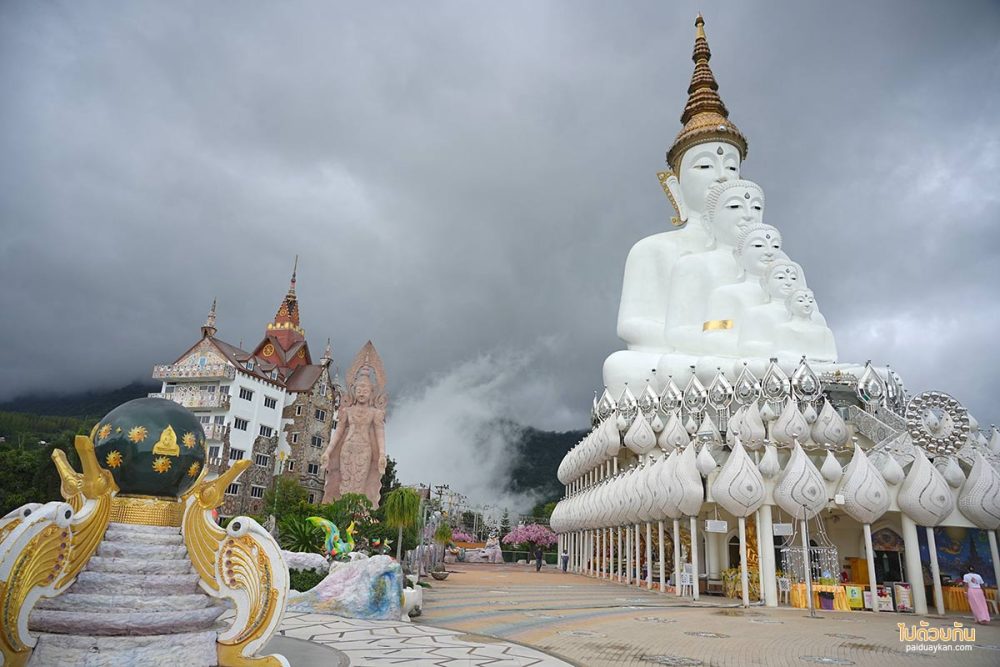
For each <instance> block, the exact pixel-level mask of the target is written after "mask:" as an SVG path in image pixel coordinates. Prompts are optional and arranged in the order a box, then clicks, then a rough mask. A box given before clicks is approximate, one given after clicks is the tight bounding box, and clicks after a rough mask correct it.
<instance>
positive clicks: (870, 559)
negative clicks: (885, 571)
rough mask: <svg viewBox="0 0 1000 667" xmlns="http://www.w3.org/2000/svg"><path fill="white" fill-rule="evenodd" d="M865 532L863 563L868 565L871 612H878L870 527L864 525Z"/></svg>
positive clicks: (869, 525)
mask: <svg viewBox="0 0 1000 667" xmlns="http://www.w3.org/2000/svg"><path fill="white" fill-rule="evenodd" d="M864 531H865V561H866V562H867V563H868V587H869V588H870V589H871V591H872V611H878V606H877V605H876V604H875V591H877V590H878V581H877V580H876V578H875V549H874V548H873V547H872V525H871V524H870V523H866V524H865V525H864Z"/></svg>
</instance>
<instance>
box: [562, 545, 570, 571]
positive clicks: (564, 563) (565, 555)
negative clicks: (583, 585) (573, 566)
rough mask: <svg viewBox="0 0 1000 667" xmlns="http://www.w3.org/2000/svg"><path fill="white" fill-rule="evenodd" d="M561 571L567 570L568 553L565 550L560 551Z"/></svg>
mask: <svg viewBox="0 0 1000 667" xmlns="http://www.w3.org/2000/svg"><path fill="white" fill-rule="evenodd" d="M561 557H562V570H563V572H566V570H567V569H569V552H568V551H566V550H565V549H563V550H562V556H561Z"/></svg>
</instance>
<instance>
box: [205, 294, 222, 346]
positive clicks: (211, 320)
mask: <svg viewBox="0 0 1000 667" xmlns="http://www.w3.org/2000/svg"><path fill="white" fill-rule="evenodd" d="M218 331H219V330H218V329H217V328H216V327H215V299H214V298H213V299H212V308H211V310H209V311H208V317H206V318H205V323H204V324H203V325H201V336H202V338H211V337H212V336H214V335H215V334H216V333H217V332H218Z"/></svg>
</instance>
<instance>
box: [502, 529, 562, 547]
mask: <svg viewBox="0 0 1000 667" xmlns="http://www.w3.org/2000/svg"><path fill="white" fill-rule="evenodd" d="M558 541H559V538H558V537H556V534H555V533H553V532H552V531H551V530H550V529H549V527H548V526H540V525H538V524H537V523H529V524H522V525H520V526H517V527H516V528H514V530H512V531H510V532H509V533H507V534H506V535H504V536H503V539H502V540H501V542H503V543H504V544H509V545H519V546H521V547H522V548H524V550H526V551H532V550H534V548H535V547H536V546H540V547H550V546H552V545H553V544H555V543H556V542H558Z"/></svg>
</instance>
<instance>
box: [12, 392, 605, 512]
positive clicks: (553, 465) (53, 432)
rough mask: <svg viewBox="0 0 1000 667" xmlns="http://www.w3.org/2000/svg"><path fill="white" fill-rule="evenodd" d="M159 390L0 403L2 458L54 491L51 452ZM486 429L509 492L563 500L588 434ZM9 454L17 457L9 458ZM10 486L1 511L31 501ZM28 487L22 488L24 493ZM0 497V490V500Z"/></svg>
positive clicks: (504, 425)
mask: <svg viewBox="0 0 1000 667" xmlns="http://www.w3.org/2000/svg"><path fill="white" fill-rule="evenodd" d="M159 387H160V385H158V384H152V383H149V384H146V383H140V382H133V383H131V384H128V385H126V386H124V387H119V388H117V389H111V390H104V391H102V390H91V391H85V392H78V393H74V394H64V395H43V394H36V395H31V396H23V397H19V398H15V399H13V400H10V401H7V402H6V403H0V438H2V439H3V440H5V441H6V442H4V443H3V444H2V445H0V449H6V450H7V452H8V454H7V455H8V456H10V457H13V458H12V461H13V460H14V459H16V460H17V461H18V466H19V467H20V475H21V476H22V479H23V475H25V474H28V471H29V470H30V469H31V466H32V465H36V466H41V467H42V468H43V470H42V472H41V474H43V476H44V478H45V481H44V483H43V486H46V487H50V486H51V487H52V488H53V491H55V490H57V489H58V486H57V481H58V478H57V477H56V476H55V469H54V467H52V470H51V474H50V473H49V471H48V470H47V468H49V467H51V466H50V464H48V463H47V459H48V455H49V454H50V453H51V449H52V448H53V447H54V446H58V447H60V448H61V449H64V450H66V451H67V452H68V453H71V456H72V455H75V452H73V451H72V449H73V448H72V440H73V435H75V434H77V433H87V432H88V431H89V430H90V428H91V427H92V426H93V425H94V423H96V422H97V420H98V419H100V418H101V417H103V416H104V415H105V414H107V413H108V412H110V411H111V410H112V409H114V408H115V407H117V406H118V405H120V404H122V403H125V402H126V401H130V400H132V399H135V398H141V397H143V396H145V395H146V394H148V393H151V392H154V391H156V390H157V389H159ZM489 428H491V429H498V428H499V429H503V430H505V431H506V432H507V433H508V434H509V436H510V437H511V439H516V442H517V445H516V447H515V448H514V457H513V461H512V462H511V467H510V477H509V479H508V480H507V482H506V488H507V490H508V491H510V492H511V493H513V494H517V495H524V496H528V497H531V498H534V499H536V500H537V502H538V503H540V504H544V503H548V502H552V501H556V500H559V498H561V497H562V495H563V487H562V485H561V484H560V483H559V480H558V479H557V478H556V471H557V469H558V468H559V463H560V462H561V461H562V459H563V457H564V456H565V455H566V452H568V451H569V450H570V449H571V448H572V447H573V446H574V445H575V444H576V443H578V442H579V441H580V440H581V439H582V438H583V436H585V435H586V434H587V431H586V430H578V431H562V432H558V431H543V430H540V429H536V428H533V427H531V426H523V425H521V424H518V423H516V422H514V421H512V420H508V419H501V420H497V422H495V423H493V424H491V425H490V426H489ZM0 442H2V441H0ZM43 443H44V444H43ZM14 449H17V450H19V453H14V452H13V451H12V450H14ZM22 450H23V451H22ZM0 453H2V452H0ZM29 459H30V460H29ZM31 475H32V476H33V475H34V473H31ZM2 478H3V475H0V482H2V481H3V480H2ZM10 483H11V487H10V489H9V491H10V492H11V494H10V495H11V496H12V497H10V498H0V501H5V502H0V509H4V508H6V509H12V508H13V507H16V506H17V505H18V504H20V503H22V502H28V501H29V500H32V499H31V498H27V497H22V496H21V494H19V493H17V491H16V490H15V488H14V487H15V486H17V487H19V486H20V485H19V484H17V483H16V482H14V479H13V478H11V480H10ZM53 485H54V486H53ZM0 486H2V484H0ZM29 488H30V487H26V488H25V493H27V492H28V489H29ZM4 495H5V494H4V493H2V489H0V496H4ZM34 500H38V499H37V498H36V499H34ZM0 515H2V512H0Z"/></svg>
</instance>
